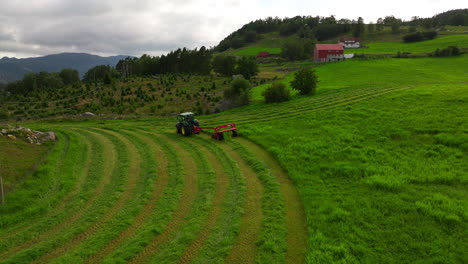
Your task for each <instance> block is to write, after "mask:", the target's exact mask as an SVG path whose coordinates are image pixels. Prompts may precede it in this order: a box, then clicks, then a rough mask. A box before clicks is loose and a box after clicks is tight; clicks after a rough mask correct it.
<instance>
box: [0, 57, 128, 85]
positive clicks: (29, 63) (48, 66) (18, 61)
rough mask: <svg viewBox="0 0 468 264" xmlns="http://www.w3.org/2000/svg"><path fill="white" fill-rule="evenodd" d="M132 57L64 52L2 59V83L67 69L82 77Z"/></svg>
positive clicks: (0, 66) (0, 75) (0, 61)
mask: <svg viewBox="0 0 468 264" xmlns="http://www.w3.org/2000/svg"><path fill="white" fill-rule="evenodd" d="M127 57H131V56H128V55H116V56H108V57H102V56H99V55H94V54H89V53H72V52H63V53H58V54H50V55H46V56H41V57H30V58H15V57H3V58H1V59H0V83H8V82H13V81H17V80H19V79H21V78H23V76H24V74H26V73H30V72H33V73H38V72H41V71H46V72H59V71H61V70H62V69H65V68H71V69H75V70H77V71H78V72H79V73H80V76H81V77H82V76H83V75H84V74H85V73H86V71H88V70H89V69H91V68H92V67H94V66H97V65H110V66H112V67H115V65H116V64H117V63H118V62H119V60H121V59H125V58H127Z"/></svg>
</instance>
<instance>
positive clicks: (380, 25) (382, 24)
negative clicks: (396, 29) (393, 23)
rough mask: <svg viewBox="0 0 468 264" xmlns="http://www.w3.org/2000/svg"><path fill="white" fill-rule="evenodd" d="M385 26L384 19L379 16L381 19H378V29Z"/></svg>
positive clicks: (380, 29)
mask: <svg viewBox="0 0 468 264" xmlns="http://www.w3.org/2000/svg"><path fill="white" fill-rule="evenodd" d="M383 28H384V22H383V19H382V18H381V17H379V19H377V27H376V29H377V31H382V30H383Z"/></svg>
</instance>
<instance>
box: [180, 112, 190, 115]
mask: <svg viewBox="0 0 468 264" xmlns="http://www.w3.org/2000/svg"><path fill="white" fill-rule="evenodd" d="M180 115H181V116H185V115H193V113H192V112H185V113H182V114H180Z"/></svg>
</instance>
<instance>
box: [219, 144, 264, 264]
mask: <svg viewBox="0 0 468 264" xmlns="http://www.w3.org/2000/svg"><path fill="white" fill-rule="evenodd" d="M220 146H222V148H223V149H224V150H225V151H226V152H227V153H228V155H229V156H230V157H231V158H232V159H234V160H235V161H236V163H237V164H238V165H239V168H240V170H241V172H242V174H243V175H244V177H245V182H246V184H245V185H246V200H245V207H244V215H243V216H242V219H241V227H240V232H239V236H238V237H237V238H236V240H235V243H234V245H233V247H232V249H231V253H230V254H229V256H228V257H227V258H226V263H255V256H256V254H257V246H256V245H255V242H256V241H257V240H258V237H259V234H260V231H261V224H262V217H263V214H262V205H261V197H262V194H263V186H262V184H261V182H260V180H259V179H258V177H257V175H256V174H255V172H254V171H253V170H252V169H251V168H250V167H249V166H248V165H247V163H246V162H245V161H244V160H243V159H242V158H241V156H240V155H239V154H238V153H237V152H236V151H235V150H233V149H232V148H231V147H229V146H228V145H226V144H224V143H220Z"/></svg>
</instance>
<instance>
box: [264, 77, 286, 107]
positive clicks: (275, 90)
mask: <svg viewBox="0 0 468 264" xmlns="http://www.w3.org/2000/svg"><path fill="white" fill-rule="evenodd" d="M262 95H263V97H265V102H266V103H279V102H284V101H288V100H289V98H290V92H289V90H288V89H287V88H286V85H285V84H284V83H278V82H275V83H273V84H272V85H271V86H269V87H268V88H267V89H266V90H265V91H263V93H262Z"/></svg>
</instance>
